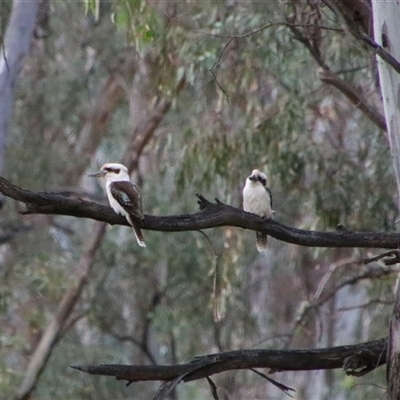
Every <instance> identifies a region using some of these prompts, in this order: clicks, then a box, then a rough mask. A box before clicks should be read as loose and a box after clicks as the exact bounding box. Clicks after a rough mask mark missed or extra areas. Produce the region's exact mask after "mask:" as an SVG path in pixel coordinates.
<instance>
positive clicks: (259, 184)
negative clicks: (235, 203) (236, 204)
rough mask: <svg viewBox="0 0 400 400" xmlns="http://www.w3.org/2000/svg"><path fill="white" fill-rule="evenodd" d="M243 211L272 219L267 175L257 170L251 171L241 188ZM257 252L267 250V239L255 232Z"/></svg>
mask: <svg viewBox="0 0 400 400" xmlns="http://www.w3.org/2000/svg"><path fill="white" fill-rule="evenodd" d="M243 210H244V211H247V212H250V213H253V214H257V215H259V216H260V217H262V218H272V215H273V211H272V195H271V190H270V189H269V188H268V187H267V175H265V174H264V173H263V172H261V171H259V170H258V169H255V170H253V172H252V173H251V175H250V176H249V177H248V178H247V179H246V184H245V186H244V188H243ZM256 236H257V242H256V244H257V250H258V251H265V250H267V244H268V237H267V234H266V233H264V232H256Z"/></svg>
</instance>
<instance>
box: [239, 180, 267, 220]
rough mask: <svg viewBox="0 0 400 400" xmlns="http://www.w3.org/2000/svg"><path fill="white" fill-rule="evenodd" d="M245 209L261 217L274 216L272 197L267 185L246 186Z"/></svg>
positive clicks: (244, 192)
mask: <svg viewBox="0 0 400 400" xmlns="http://www.w3.org/2000/svg"><path fill="white" fill-rule="evenodd" d="M243 209H244V210H245V211H248V212H251V213H254V214H257V215H259V216H261V217H267V218H270V217H271V216H272V210H271V198H270V196H269V194H268V192H267V190H266V189H265V187H263V186H261V185H257V186H255V187H248V186H246V187H245V188H244V190H243Z"/></svg>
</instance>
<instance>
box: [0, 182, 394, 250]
mask: <svg viewBox="0 0 400 400" xmlns="http://www.w3.org/2000/svg"><path fill="white" fill-rule="evenodd" d="M0 193H3V194H4V195H5V196H8V197H11V198H12V199H14V200H17V201H20V202H23V203H25V204H26V210H25V211H24V212H23V213H24V214H54V215H69V216H73V217H78V218H91V219H95V220H98V221H103V222H107V223H109V224H111V225H127V226H129V224H128V222H127V221H126V219H125V218H124V217H122V216H120V215H117V214H115V213H114V211H113V210H112V209H111V208H110V207H107V206H103V205H101V204H97V203H93V202H90V201H85V200H82V199H76V198H70V197H67V196H64V195H61V194H57V193H50V192H31V191H29V190H25V189H21V188H19V187H17V186H15V185H13V184H11V183H10V182H8V181H7V180H6V179H4V178H2V177H0ZM199 199H200V200H199V204H200V209H201V211H200V212H197V213H193V214H182V215H170V216H160V217H158V216H153V215H145V220H144V221H143V224H142V227H143V229H148V230H154V231H163V232H181V231H194V230H199V229H208V228H214V227H220V226H236V227H239V228H243V229H251V230H253V231H264V232H266V233H268V235H270V236H273V237H274V238H276V239H278V240H282V241H284V242H287V243H293V244H297V245H301V246H309V247H368V248H386V249H397V248H398V247H399V244H400V234H398V233H386V232H352V231H347V230H338V231H331V232H318V231H307V230H303V229H296V228H292V227H289V226H286V225H283V224H281V223H280V222H278V221H274V220H265V219H263V218H260V217H258V216H257V215H254V214H250V213H247V212H245V211H242V210H240V209H238V208H235V207H231V206H228V205H226V204H222V203H221V202H219V201H217V203H210V202H209V201H207V200H206V199H205V198H204V197H202V196H199Z"/></svg>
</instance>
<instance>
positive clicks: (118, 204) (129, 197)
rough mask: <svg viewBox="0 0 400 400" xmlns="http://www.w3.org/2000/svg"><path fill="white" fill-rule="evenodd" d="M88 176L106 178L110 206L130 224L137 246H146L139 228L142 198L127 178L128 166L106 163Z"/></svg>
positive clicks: (141, 219) (142, 217)
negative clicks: (98, 170)
mask: <svg viewBox="0 0 400 400" xmlns="http://www.w3.org/2000/svg"><path fill="white" fill-rule="evenodd" d="M89 176H90V177H92V178H100V177H105V178H106V191H107V196H108V201H109V202H110V206H111V207H112V209H113V210H114V211H115V212H116V213H117V214H121V215H123V216H124V217H125V218H126V219H127V221H128V222H129V223H130V225H132V227H133V230H134V231H135V235H136V240H137V242H138V244H139V246H141V247H146V243H145V242H144V238H143V234H142V230H141V229H140V221H143V220H144V215H143V212H142V198H141V195H140V192H139V189H138V187H137V186H136V185H135V184H134V183H132V182H131V181H130V179H129V174H128V168H126V167H125V166H124V165H122V164H117V163H107V164H104V165H103V166H102V167H101V169H100V172H96V173H95V174H90V175H89Z"/></svg>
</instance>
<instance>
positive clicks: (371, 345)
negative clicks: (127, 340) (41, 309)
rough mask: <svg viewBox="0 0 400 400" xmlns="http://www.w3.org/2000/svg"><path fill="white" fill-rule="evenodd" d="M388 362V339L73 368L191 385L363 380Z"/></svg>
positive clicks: (134, 379)
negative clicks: (315, 376)
mask: <svg viewBox="0 0 400 400" xmlns="http://www.w3.org/2000/svg"><path fill="white" fill-rule="evenodd" d="M385 362H386V339H385V338H383V339H380V340H375V341H372V342H366V343H361V344H357V345H354V346H339V347H331V348H324V349H312V350H236V351H229V352H226V353H219V354H211V355H208V356H204V357H199V358H196V359H195V360H193V361H192V362H190V363H187V364H179V365H156V366H149V365H145V366H140V365H71V367H72V368H74V369H77V370H79V371H82V372H86V373H88V374H92V375H105V376H114V377H115V378H117V379H118V380H127V381H128V382H137V381H172V380H174V379H177V378H179V377H182V381H184V382H189V381H193V380H197V379H202V378H206V377H208V376H211V375H214V374H217V373H220V372H225V371H232V370H238V369H249V368H270V369H271V370H272V371H271V372H270V373H272V372H278V371H279V372H281V371H309V370H320V369H337V368H344V369H345V370H346V374H348V375H355V376H362V375H364V374H366V373H368V372H370V371H372V370H373V369H375V368H377V367H379V366H380V365H383V364H385Z"/></svg>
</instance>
